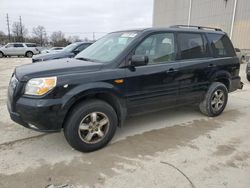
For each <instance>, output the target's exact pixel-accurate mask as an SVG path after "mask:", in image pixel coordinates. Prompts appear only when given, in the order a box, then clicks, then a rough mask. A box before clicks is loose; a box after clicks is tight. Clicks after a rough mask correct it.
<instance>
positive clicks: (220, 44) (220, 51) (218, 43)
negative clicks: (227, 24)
mask: <svg viewBox="0 0 250 188" xmlns="http://www.w3.org/2000/svg"><path fill="white" fill-rule="evenodd" d="M207 36H208V39H209V41H210V42H211V48H212V51H213V54H214V56H215V57H233V56H235V51H234V48H233V45H232V43H231V41H230V39H229V38H228V36H227V35H221V34H215V33H208V34H207Z"/></svg>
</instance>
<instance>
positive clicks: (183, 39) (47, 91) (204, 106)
mask: <svg viewBox="0 0 250 188" xmlns="http://www.w3.org/2000/svg"><path fill="white" fill-rule="evenodd" d="M239 70H240V62H239V59H238V58H237V56H236V53H235V50H234V47H233V45H232V43H231V41H230V39H229V37H228V36H227V34H226V33H225V32H223V31H222V30H220V29H216V28H206V27H200V26H197V27H196V26H193V27H187V26H173V27H169V28H148V29H140V30H126V31H118V32H112V33H109V34H107V35H106V36H104V37H102V38H101V39H99V40H98V41H97V42H95V43H94V44H92V45H91V46H89V47H88V48H87V49H85V50H84V51H82V52H81V53H79V54H78V55H77V56H75V58H66V59H59V60H53V62H51V61H46V62H42V63H34V64H28V65H23V66H19V67H17V68H16V69H15V71H14V73H13V75H12V77H11V80H10V84H9V89H8V110H9V113H10V117H11V119H12V120H13V121H15V122H17V123H18V124H20V125H22V126H24V127H27V128H30V129H34V130H38V131H44V132H54V131H61V130H63V131H64V134H65V137H66V139H67V141H68V143H69V144H70V145H71V146H72V147H73V148H75V149H77V150H79V151H83V152H90V151H94V150H97V149H100V148H102V147H104V146H105V145H107V144H108V143H109V141H110V140H111V139H112V137H113V136H114V134H115V132H116V129H117V127H121V126H122V125H123V124H124V121H125V119H126V117H128V116H131V115H136V114H141V113H144V112H149V111H150V112H151V111H155V110H160V109H165V108H171V107H177V106H181V105H188V104H197V105H198V106H199V109H200V111H201V112H202V113H203V114H205V115H207V116H209V117H214V116H218V115H220V114H221V113H222V112H223V110H224V109H225V107H226V104H227V101H228V93H229V92H232V91H235V90H237V89H240V88H242V83H241V78H240V76H239Z"/></svg>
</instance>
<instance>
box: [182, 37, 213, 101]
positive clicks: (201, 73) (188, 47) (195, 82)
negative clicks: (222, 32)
mask: <svg viewBox="0 0 250 188" xmlns="http://www.w3.org/2000/svg"><path fill="white" fill-rule="evenodd" d="M177 42H178V60H179V63H180V67H179V78H178V79H179V83H180V88H179V95H180V96H179V98H178V101H177V103H178V104H185V103H193V102H195V101H199V100H201V99H202V98H203V96H204V94H205V92H206V90H207V87H208V85H209V74H210V72H211V69H213V68H214V67H213V64H212V63H211V61H212V57H211V52H210V48H209V47H208V42H207V38H206V36H205V34H203V33H198V32H197V33H193V32H178V33H177Z"/></svg>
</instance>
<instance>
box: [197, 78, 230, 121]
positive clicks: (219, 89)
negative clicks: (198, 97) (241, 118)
mask: <svg viewBox="0 0 250 188" xmlns="http://www.w3.org/2000/svg"><path fill="white" fill-rule="evenodd" d="M227 99H228V90H227V87H226V86H225V85H224V84H222V83H220V82H214V83H212V84H211V86H210V87H209V89H208V91H207V93H206V95H205V98H204V100H203V101H202V102H201V103H200V105H199V107H200V111H201V112H202V113H203V114H205V115H207V116H209V117H214V116H218V115H220V114H221V113H222V112H223V110H224V109H225V107H226V105H227Z"/></svg>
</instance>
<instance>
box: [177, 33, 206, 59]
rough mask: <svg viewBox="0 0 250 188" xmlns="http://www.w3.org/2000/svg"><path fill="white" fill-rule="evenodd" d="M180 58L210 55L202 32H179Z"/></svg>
mask: <svg viewBox="0 0 250 188" xmlns="http://www.w3.org/2000/svg"><path fill="white" fill-rule="evenodd" d="M177 40H178V45H179V59H195V58H205V57H208V56H209V50H208V45H207V41H206V39H205V38H204V37H203V35H202V34H200V33H178V34H177Z"/></svg>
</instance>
